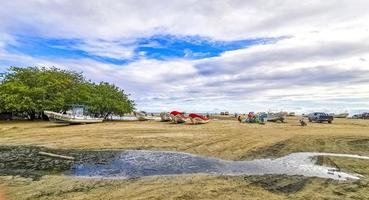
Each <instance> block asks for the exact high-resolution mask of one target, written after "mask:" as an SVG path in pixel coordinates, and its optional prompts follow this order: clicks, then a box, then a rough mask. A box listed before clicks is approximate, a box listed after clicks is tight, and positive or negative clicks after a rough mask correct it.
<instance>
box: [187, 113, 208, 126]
mask: <svg viewBox="0 0 369 200" xmlns="http://www.w3.org/2000/svg"><path fill="white" fill-rule="evenodd" d="M188 116H189V117H190V120H191V122H192V124H206V123H209V118H207V117H205V116H202V115H198V114H195V113H191V114H189V115H188Z"/></svg>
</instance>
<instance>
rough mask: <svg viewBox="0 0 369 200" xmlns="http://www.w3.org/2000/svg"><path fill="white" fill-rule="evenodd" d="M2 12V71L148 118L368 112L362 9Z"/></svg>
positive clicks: (253, 6) (288, 0) (305, 4)
mask: <svg viewBox="0 0 369 200" xmlns="http://www.w3.org/2000/svg"><path fill="white" fill-rule="evenodd" d="M0 3H1V6H0V73H1V72H6V70H7V69H8V68H9V67H10V66H20V67H27V66H45V67H51V66H56V67H59V68H61V69H71V70H75V71H78V72H83V74H84V75H85V76H86V78H87V79H90V80H92V81H95V82H100V81H107V82H110V83H114V84H116V85H117V86H119V87H121V88H122V89H124V90H125V91H126V92H127V93H129V94H131V96H130V97H131V98H132V99H133V100H135V102H136V105H137V109H138V110H145V111H149V112H159V111H170V110H180V111H186V112H220V111H230V112H249V111H281V110H284V111H291V112H296V113H307V112H312V111H325V112H336V113H338V112H345V111H348V112H350V113H351V114H354V113H358V112H364V111H369V12H368V8H369V1H367V0H327V1H320V0H310V1H298V0H263V1H262V0H201V1H200V0H156V1H155V0H153V1H147V0H94V1H90V0H79V1H74V0H27V1H24V0H12V1H7V0H0Z"/></svg>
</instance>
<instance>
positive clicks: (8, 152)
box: [0, 146, 118, 180]
mask: <svg viewBox="0 0 369 200" xmlns="http://www.w3.org/2000/svg"><path fill="white" fill-rule="evenodd" d="M39 152H48V153H53V154H58V155H63V156H70V157H74V158H75V159H74V160H66V159H60V158H53V157H48V156H45V155H40V154H39ZM117 155H118V152H117V151H83V150H64V149H51V148H46V147H37V146H0V176H3V175H14V176H16V175H18V176H22V177H28V178H32V179H34V180H37V179H39V178H40V177H41V176H43V175H45V174H61V173H63V172H67V171H69V170H71V169H72V168H73V166H74V165H76V164H80V163H96V164H101V163H105V162H108V161H109V160H112V159H114V158H115V157H116V156H117Z"/></svg>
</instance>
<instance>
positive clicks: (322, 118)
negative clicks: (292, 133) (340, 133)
mask: <svg viewBox="0 0 369 200" xmlns="http://www.w3.org/2000/svg"><path fill="white" fill-rule="evenodd" d="M308 120H309V122H319V123H322V122H328V123H329V124H330V123H332V121H333V116H332V115H329V114H327V113H324V112H313V113H310V114H309V115H308Z"/></svg>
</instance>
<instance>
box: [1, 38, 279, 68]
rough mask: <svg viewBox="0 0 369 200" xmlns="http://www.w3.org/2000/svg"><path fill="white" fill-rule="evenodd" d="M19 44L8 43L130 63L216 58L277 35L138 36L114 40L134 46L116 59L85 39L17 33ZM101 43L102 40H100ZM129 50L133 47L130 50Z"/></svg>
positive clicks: (45, 54) (25, 49)
mask: <svg viewBox="0 0 369 200" xmlns="http://www.w3.org/2000/svg"><path fill="white" fill-rule="evenodd" d="M14 39H15V43H14V44H9V45H6V46H5V50H7V51H8V52H9V53H15V54H17V53H18V54H25V55H27V56H31V57H35V58H59V57H62V58H66V59H81V58H88V59H92V60H95V61H98V62H103V63H109V64H127V63H130V62H135V61H137V60H138V59H140V58H141V57H142V56H145V58H147V59H155V60H170V59H181V58H183V59H189V60H194V59H202V58H209V57H216V56H219V55H220V54H222V53H223V52H226V51H232V50H237V49H243V48H247V47H250V46H253V45H260V44H266V43H272V42H275V41H276V40H277V39H276V38H257V39H245V40H234V41H218V40H212V39H210V38H204V37H200V36H186V37H176V36H174V35H154V36H152V37H148V38H137V39H135V40H134V41H131V42H130V43H125V42H124V39H123V40H122V41H113V42H114V43H116V44H117V45H118V46H121V47H122V48H124V47H125V46H128V47H130V46H134V48H133V49H131V51H133V53H132V55H131V56H130V57H122V58H115V57H114V58H113V57H109V56H101V55H95V54H94V53H91V52H89V51H88V50H84V49H83V48H79V47H80V46H81V45H84V41H83V40H81V39H50V38H44V37H32V36H27V35H17V36H14ZM97 42H98V41H97ZM127 51H129V50H127Z"/></svg>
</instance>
